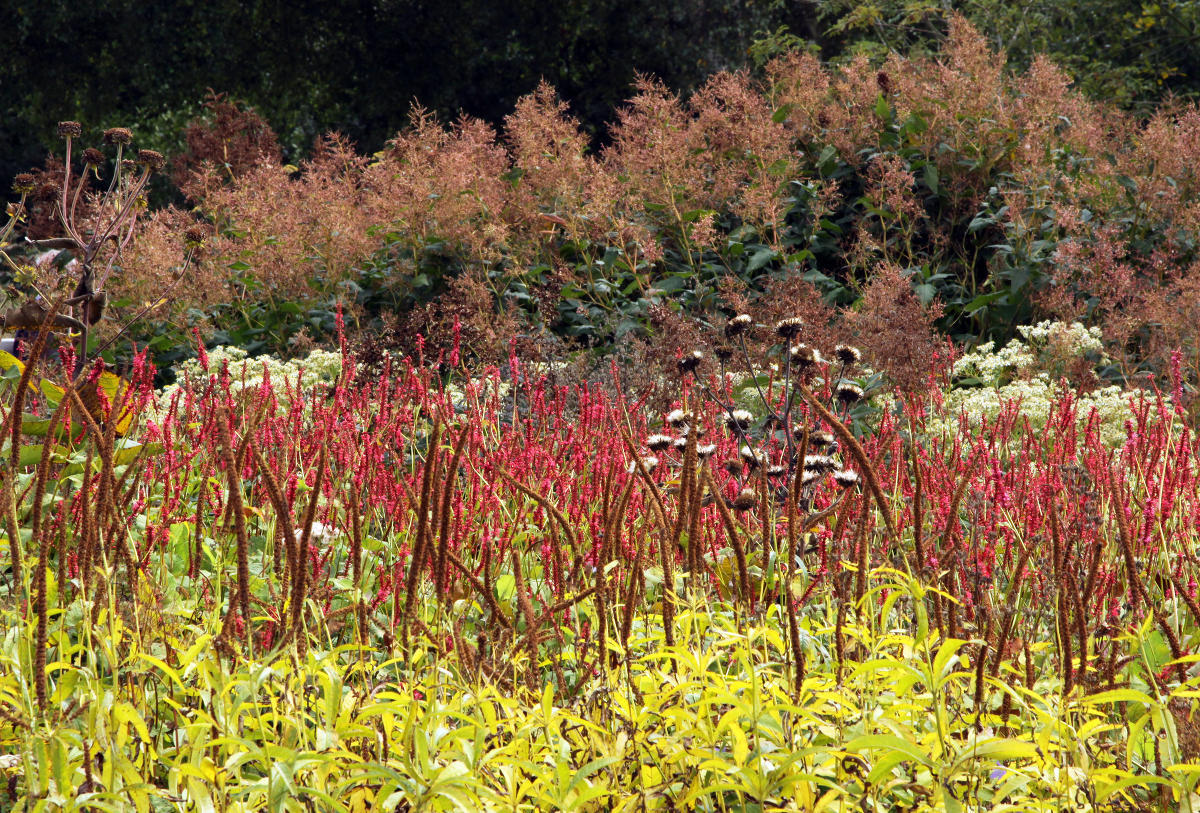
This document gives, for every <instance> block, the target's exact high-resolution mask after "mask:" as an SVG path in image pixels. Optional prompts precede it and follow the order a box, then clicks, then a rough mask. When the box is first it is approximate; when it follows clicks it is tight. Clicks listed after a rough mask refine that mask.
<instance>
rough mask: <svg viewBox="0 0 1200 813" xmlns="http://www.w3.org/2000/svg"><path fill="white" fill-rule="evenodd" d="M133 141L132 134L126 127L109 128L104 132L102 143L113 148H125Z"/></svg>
mask: <svg viewBox="0 0 1200 813" xmlns="http://www.w3.org/2000/svg"><path fill="white" fill-rule="evenodd" d="M132 141H133V133H131V132H130V131H129V129H128V128H126V127H109V128H108V129H107V130H105V131H104V143H105V144H111V145H114V146H121V147H124V146H127V145H128V144H129V143H130V142H132Z"/></svg>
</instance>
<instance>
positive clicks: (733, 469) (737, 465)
mask: <svg viewBox="0 0 1200 813" xmlns="http://www.w3.org/2000/svg"><path fill="white" fill-rule="evenodd" d="M721 468H723V469H725V471H726V472H728V473H729V474H732V475H733V476H734V477H737V476H738V475H739V474H741V473H742V472H743V471H745V469H746V467H745V466H743V465H742V461H740V460H726V461H725V462H724V463H722V464H721Z"/></svg>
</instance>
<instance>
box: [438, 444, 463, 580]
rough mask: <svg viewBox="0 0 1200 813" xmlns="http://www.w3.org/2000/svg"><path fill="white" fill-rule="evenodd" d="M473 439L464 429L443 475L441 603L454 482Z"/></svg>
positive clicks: (440, 533) (440, 561)
mask: <svg viewBox="0 0 1200 813" xmlns="http://www.w3.org/2000/svg"><path fill="white" fill-rule="evenodd" d="M470 437H471V427H469V426H465V427H463V430H462V432H461V433H460V434H459V436H458V441H457V442H456V443H455V444H454V453H453V454H452V455H451V457H450V467H449V468H448V469H447V470H446V471H445V472H443V473H442V480H443V481H444V483H445V485H444V486H443V487H442V500H441V503H442V507H441V512H440V514H441V523H440V525H441V527H440V528H439V529H438V555H437V564H436V566H435V568H434V578H435V580H436V581H435V586H436V588H437V595H438V600H439V601H445V599H446V588H447V587H448V586H449V585H447V584H446V555H447V553H449V550H450V516H451V511H450V499H451V497H452V496H453V495H454V482H455V480H456V479H457V478H458V464H459V462H460V461H461V460H462V456H463V452H464V451H465V449H466V447H467V440H468V439H469V438H470Z"/></svg>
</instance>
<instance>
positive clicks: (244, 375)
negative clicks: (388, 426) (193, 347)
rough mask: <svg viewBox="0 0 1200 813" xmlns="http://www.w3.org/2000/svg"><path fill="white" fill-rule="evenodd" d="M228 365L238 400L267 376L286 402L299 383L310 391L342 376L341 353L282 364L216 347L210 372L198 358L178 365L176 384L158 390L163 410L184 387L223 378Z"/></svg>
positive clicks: (312, 355)
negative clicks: (287, 393)
mask: <svg viewBox="0 0 1200 813" xmlns="http://www.w3.org/2000/svg"><path fill="white" fill-rule="evenodd" d="M226 364H228V365H229V378H230V387H229V388H230V392H231V394H232V395H233V396H234V397H235V398H236V397H238V396H239V395H241V394H242V393H245V392H253V391H255V390H257V389H258V387H259V386H260V385H261V384H262V382H263V379H264V377H266V376H270V381H271V384H272V386H273V387H274V388H275V394H276V397H277V398H279V400H280V401H283V400H284V398H285V389H286V387H287V386H290V387H292V388H295V386H296V382H297V380H299V382H300V391H301V392H309V391H311V390H312V389H313V388H314V387H318V386H329V385H332V384H333V383H334V382H336V381H337V380H338V377H339V376H341V374H342V355H341V353H337V352H331V351H328V350H314V351H312V352H311V353H309V354H308V355H307V356H305V357H304V358H302V359H292V360H290V361H281V360H279V359H277V358H275V357H274V356H254V357H253V358H249V357H247V354H246V351H245V350H243V349H241V348H240V347H233V346H224V347H214V348H213V349H212V350H209V351H208V372H207V373H206V372H205V371H204V368H203V367H202V366H201V364H200V360H199V359H188V360H187V361H184V362H182V363H181V364H180V365H179V367H178V369H177V370H176V383H174V384H171V385H170V386H167V387H164V388H163V389H162V390H160V391H159V394H158V405H159V407H160V409H165V408H167V407H168V406H169V405H170V403H171V398H173V397H174V395H175V393H176V392H177V391H178V390H180V389H181V388H183V387H189V386H190V387H193V388H195V387H197V386H199V387H203V386H204V385H205V384H207V382H208V379H209V377H210V376H221V375H223V370H224V368H225V365H226ZM285 382H286V385H285Z"/></svg>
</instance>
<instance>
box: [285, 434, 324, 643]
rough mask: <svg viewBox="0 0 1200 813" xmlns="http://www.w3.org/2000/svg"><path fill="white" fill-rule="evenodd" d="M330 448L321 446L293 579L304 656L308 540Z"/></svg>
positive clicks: (295, 627) (295, 628)
mask: <svg viewBox="0 0 1200 813" xmlns="http://www.w3.org/2000/svg"><path fill="white" fill-rule="evenodd" d="M328 458H329V450H328V449H326V448H325V447H324V446H322V447H321V456H320V457H319V458H318V459H317V474H316V477H315V478H314V480H313V487H312V492H311V493H310V496H309V498H308V507H307V509H306V510H305V512H304V527H303V529H302V530H301V531H300V538H299V540H298V544H297V547H298V550H297V556H296V573H295V576H294V578H293V579H292V635H293V637H294V638H295V639H296V650H297V653H298V654H299V655H300V656H301V657H303V655H304V652H305V650H306V649H307V648H308V634H307V633H306V632H305V630H304V602H305V591H306V589H307V587H308V585H307V584H306V582H307V574H308V564H307V562H308V541H309V539H310V538H311V537H312V526H313V521H314V520H315V519H316V516H317V503H318V502H320V500H321V486H322V485H323V484H324V481H325V473H326V469H327V468H328Z"/></svg>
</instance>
